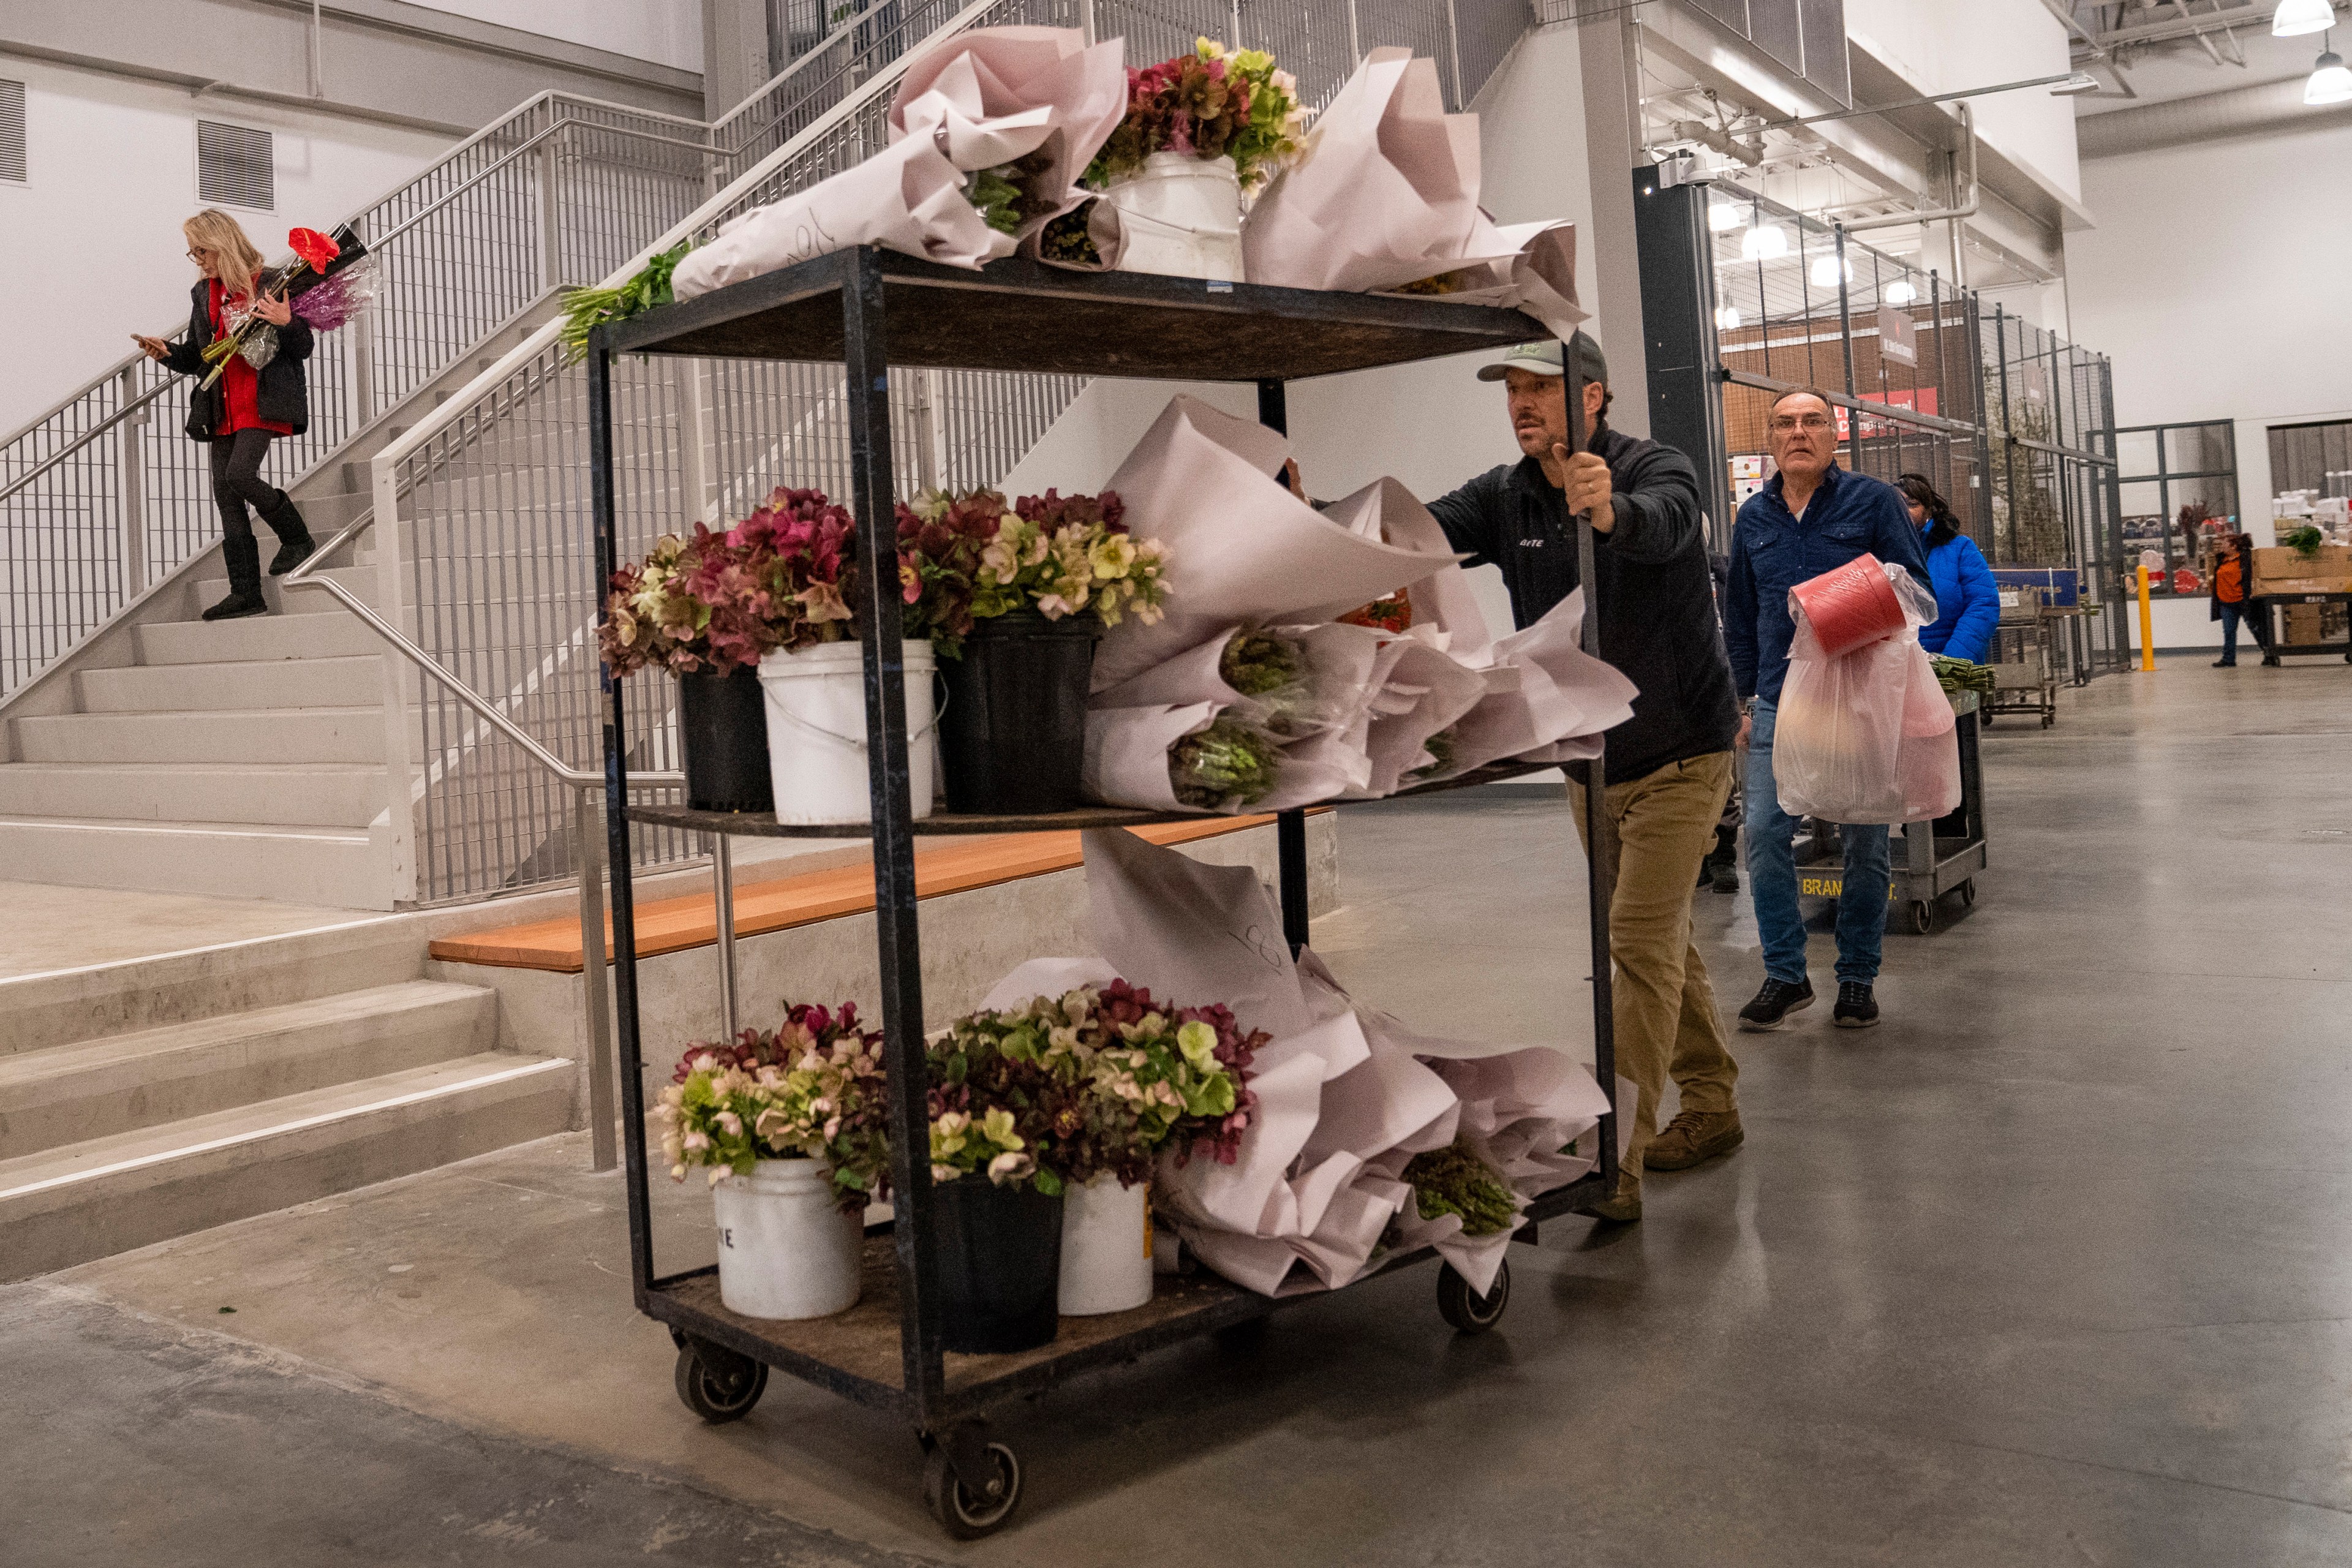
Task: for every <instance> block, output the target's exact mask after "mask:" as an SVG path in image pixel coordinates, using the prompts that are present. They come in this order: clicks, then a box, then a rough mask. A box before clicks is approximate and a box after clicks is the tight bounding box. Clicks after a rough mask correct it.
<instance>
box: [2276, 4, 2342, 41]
mask: <svg viewBox="0 0 2352 1568" xmlns="http://www.w3.org/2000/svg"><path fill="white" fill-rule="evenodd" d="M2332 26H2336V7H2335V5H2332V4H2330V0H2279V7H2278V9H2277V10H2275V11H2273V12H2272V13H2271V37H2274V38H2293V37H2299V36H2301V35H2302V34H2305V33H2324V32H2326V30H2327V29H2328V28H2330V27H2332Z"/></svg>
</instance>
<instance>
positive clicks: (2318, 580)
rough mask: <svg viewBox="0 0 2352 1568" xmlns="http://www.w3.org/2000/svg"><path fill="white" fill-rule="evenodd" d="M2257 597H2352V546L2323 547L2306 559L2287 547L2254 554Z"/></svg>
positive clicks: (2267, 547)
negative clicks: (2273, 595) (2290, 595)
mask: <svg viewBox="0 0 2352 1568" xmlns="http://www.w3.org/2000/svg"><path fill="white" fill-rule="evenodd" d="M2253 591H2254V592H2255V593H2257V594H2345V593H2352V545H2346V544H2323V545H2321V546H2320V547H2319V553H2318V554H2316V555H2305V554H2304V553H2303V552H2301V551H2299V550H2291V549H2289V548H2288V547H2287V546H2285V545H2284V544H2273V545H2265V546H2264V547H2263V548H2262V549H2259V550H2256V551H2255V552H2254V584H2253Z"/></svg>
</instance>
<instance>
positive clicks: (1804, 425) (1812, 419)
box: [1772, 414, 1830, 436]
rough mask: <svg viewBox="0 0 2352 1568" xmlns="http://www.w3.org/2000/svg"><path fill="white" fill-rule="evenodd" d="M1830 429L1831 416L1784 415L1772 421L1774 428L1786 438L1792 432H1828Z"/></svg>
mask: <svg viewBox="0 0 2352 1568" xmlns="http://www.w3.org/2000/svg"><path fill="white" fill-rule="evenodd" d="M1829 427H1830V421H1829V416H1827V415H1825V414H1800V415H1796V416H1787V415H1783V416H1780V418H1778V419H1775V420H1773V421H1772V428H1773V429H1774V430H1777V431H1779V432H1780V434H1782V435H1784V436H1785V435H1787V434H1788V433H1789V432H1790V431H1791V430H1826V429H1828V428H1829Z"/></svg>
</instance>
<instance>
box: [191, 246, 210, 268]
mask: <svg viewBox="0 0 2352 1568" xmlns="http://www.w3.org/2000/svg"><path fill="white" fill-rule="evenodd" d="M211 254H212V252H211V251H209V250H191V251H190V252H188V259H189V260H191V261H193V262H194V263H195V264H196V265H197V266H199V267H201V266H203V265H204V260H205V257H207V256H210V255H211Z"/></svg>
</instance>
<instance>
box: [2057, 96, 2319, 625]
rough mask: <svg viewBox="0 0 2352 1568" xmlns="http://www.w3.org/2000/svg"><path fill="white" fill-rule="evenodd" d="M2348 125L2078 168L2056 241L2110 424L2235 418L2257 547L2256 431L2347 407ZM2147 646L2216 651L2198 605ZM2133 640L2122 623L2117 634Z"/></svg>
mask: <svg viewBox="0 0 2352 1568" xmlns="http://www.w3.org/2000/svg"><path fill="white" fill-rule="evenodd" d="M2347 189H2352V130H2347V129H2346V128H2345V127H2343V126H2342V125H2341V124H2338V125H2336V127H2334V128H2332V129H2321V130H2313V131H2304V130H2296V129H2292V128H2290V129H2288V130H2286V131H2284V132H2274V133H2271V134H2265V135H2257V136H2246V137H2238V138H2234V139H2230V140H2225V141H2215V142H2200V143H2193V144H2189V145H2186V146H2179V147H2168V148H2163V149H2159V150H2158V151H2155V152H2150V153H2128V154H2126V155H2124V156H2121V157H2115V158H2101V159H2096V160H2095V161H2093V162H2091V163H2085V164H2084V165H2083V195H2084V202H2085V203H2086V204H2088V205H2089V206H2090V208H2091V210H2092V212H2093V213H2094V215H2095V216H2096V217H2097V220H2098V226H2097V227H2096V228H2094V229H2086V230H2082V231H2079V232H2076V233H2073V234H2069V235H2068V236H2067V237H2066V272H2067V288H2068V293H2069V296H2070V302H2071V306H2072V312H2073V317H2074V337H2075V340H2076V341H2077V342H2084V343H2087V344H2090V345H2092V346H2093V347H2095V348H2097V349H2099V350H2101V351H2103V352H2105V353H2107V354H2109V355H2110V356H2112V357H2113V359H2114V362H2115V367H2116V420H2117V422H2118V423H2119V424H2122V425H2125V426H2132V425H2158V424H2173V423H2179V422H2185V421H2190V420H2200V419H2230V420H2233V421H2235V422H2236V426H2237V440H2238V495H2239V516H2240V519H2241V526H2242V527H2243V528H2244V529H2245V530H2246V531H2248V532H2250V533H2252V534H2253V535H2254V536H2255V538H2256V539H2257V540H2258V541H2260V542H2268V540H2269V538H2270V537H2271V518H2270V498H2271V491H2272V485H2271V474H2270V443H2269V435H2268V432H2269V427H2270V426H2273V425H2287V424H2299V423H2303V422H2305V421H2308V420H2316V419H2328V418H2343V417H2347V412H2346V411H2347V410H2352V359H2347V355H2346V352H2345V345H2346V344H2347V343H2352V291H2347V289H2346V288H2345V287H2344V279H2345V278H2346V276H2347V260H2346V258H2347V257H2352V209H2347V207H2346V205H2345V204H2344V203H2342V202H2341V201H2328V200H2322V199H2318V197H2319V195H2320V194H2321V193H2324V192H2341V191H2344V190H2347ZM2156 609H2157V615H2158V622H2157V628H2156V646H2157V647H2159V648H2166V647H2218V646H2220V642H2221V634H2220V631H2219V629H2218V628H2217V627H2214V626H2211V625H2210V623H2209V622H2207V621H2206V619H2205V615H2206V607H2205V604H2204V601H2202V600H2198V601H2195V602H2193V603H2182V604H2179V605H2163V604H2159V605H2157V606H2156ZM2132 629H2133V633H2134V640H2135V643H2137V617H2135V620H2134V626H2133V628H2132Z"/></svg>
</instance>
